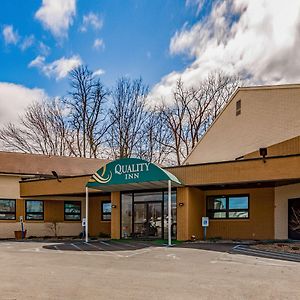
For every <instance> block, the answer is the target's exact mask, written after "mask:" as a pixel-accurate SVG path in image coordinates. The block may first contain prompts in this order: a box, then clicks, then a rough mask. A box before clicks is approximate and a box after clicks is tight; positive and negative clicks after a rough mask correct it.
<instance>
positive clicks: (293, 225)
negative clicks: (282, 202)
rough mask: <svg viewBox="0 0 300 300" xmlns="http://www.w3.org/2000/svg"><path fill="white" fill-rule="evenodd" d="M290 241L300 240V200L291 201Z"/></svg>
mask: <svg viewBox="0 0 300 300" xmlns="http://www.w3.org/2000/svg"><path fill="white" fill-rule="evenodd" d="M289 239H292V240H300V198H298V199H289Z"/></svg>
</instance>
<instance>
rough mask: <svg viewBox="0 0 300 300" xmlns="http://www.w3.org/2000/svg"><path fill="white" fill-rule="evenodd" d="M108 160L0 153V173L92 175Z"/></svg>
mask: <svg viewBox="0 0 300 300" xmlns="http://www.w3.org/2000/svg"><path fill="white" fill-rule="evenodd" d="M108 161H109V160H106V159H96V158H82V157H67V156H55V155H53V156H52V155H51V156H49V155H41V154H27V153H19V152H2V151H0V173H2V174H20V175H52V171H55V172H56V173H57V174H58V176H76V175H84V174H93V173H94V172H95V171H97V170H98V169H99V168H100V167H101V166H103V165H104V164H105V163H107V162H108Z"/></svg>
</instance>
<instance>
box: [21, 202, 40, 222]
mask: <svg viewBox="0 0 300 300" xmlns="http://www.w3.org/2000/svg"><path fill="white" fill-rule="evenodd" d="M29 201H35V202H37V201H38V202H42V203H43V212H42V213H40V212H28V211H27V203H28V202H29ZM27 214H31V215H41V214H42V215H43V218H42V219H28V218H27ZM25 220H26V221H44V220H45V203H44V200H32V199H28V200H25Z"/></svg>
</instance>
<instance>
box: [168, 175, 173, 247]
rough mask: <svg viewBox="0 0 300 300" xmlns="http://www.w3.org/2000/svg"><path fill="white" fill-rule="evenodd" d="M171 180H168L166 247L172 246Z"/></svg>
mask: <svg viewBox="0 0 300 300" xmlns="http://www.w3.org/2000/svg"><path fill="white" fill-rule="evenodd" d="M171 209H172V207H171V180H168V246H172V236H171V225H172V212H171Z"/></svg>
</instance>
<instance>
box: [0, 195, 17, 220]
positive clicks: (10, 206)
mask: <svg viewBox="0 0 300 300" xmlns="http://www.w3.org/2000/svg"><path fill="white" fill-rule="evenodd" d="M15 219H16V200H8V199H0V220H15Z"/></svg>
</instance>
